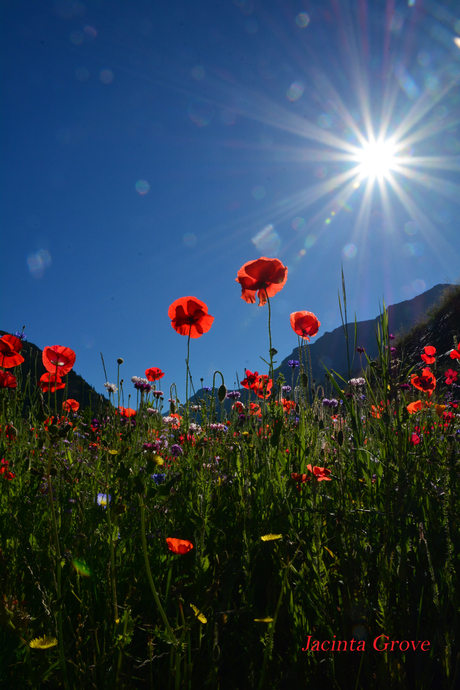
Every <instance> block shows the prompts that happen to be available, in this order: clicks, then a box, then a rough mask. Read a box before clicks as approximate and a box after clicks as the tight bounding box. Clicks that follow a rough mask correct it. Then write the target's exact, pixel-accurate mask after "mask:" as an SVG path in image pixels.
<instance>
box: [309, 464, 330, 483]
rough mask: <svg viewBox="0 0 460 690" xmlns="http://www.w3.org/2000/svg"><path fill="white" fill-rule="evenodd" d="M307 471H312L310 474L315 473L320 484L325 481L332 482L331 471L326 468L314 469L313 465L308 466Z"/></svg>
mask: <svg viewBox="0 0 460 690" xmlns="http://www.w3.org/2000/svg"><path fill="white" fill-rule="evenodd" d="M307 470H310V472H312V473H313V475H314V476H315V477H316V479H317V480H318V481H319V482H322V481H325V482H330V481H331V478H330V477H329V475H330V474H331V470H328V469H326V468H325V467H313V468H312V466H311V465H307Z"/></svg>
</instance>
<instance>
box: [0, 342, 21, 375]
mask: <svg viewBox="0 0 460 690" xmlns="http://www.w3.org/2000/svg"><path fill="white" fill-rule="evenodd" d="M21 348H22V340H20V339H19V338H16V336H15V335H9V334H6V335H4V336H3V337H2V338H0V367H5V369H10V368H11V367H17V366H18V364H22V363H23V361H24V357H23V356H22V355H20V354H19V353H20V352H21Z"/></svg>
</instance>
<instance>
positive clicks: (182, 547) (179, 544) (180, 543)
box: [166, 537, 193, 554]
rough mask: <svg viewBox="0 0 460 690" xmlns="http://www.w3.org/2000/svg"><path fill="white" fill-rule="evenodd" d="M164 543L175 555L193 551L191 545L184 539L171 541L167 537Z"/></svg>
mask: <svg viewBox="0 0 460 690" xmlns="http://www.w3.org/2000/svg"><path fill="white" fill-rule="evenodd" d="M166 543H167V544H168V549H169V550H170V551H172V552H173V553H177V554H184V553H188V552H189V551H191V549H193V544H192V543H191V542H189V541H187V540H186V539H172V538H171V537H168V538H167V539H166Z"/></svg>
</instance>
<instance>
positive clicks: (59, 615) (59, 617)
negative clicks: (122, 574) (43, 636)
mask: <svg viewBox="0 0 460 690" xmlns="http://www.w3.org/2000/svg"><path fill="white" fill-rule="evenodd" d="M49 442H50V451H49V454H48V473H47V480H48V491H49V497H50V504H51V517H52V521H53V528H54V540H55V542H56V556H57V568H56V579H57V598H58V601H59V600H60V599H61V570H62V565H61V549H60V548H59V533H58V528H57V522H56V513H55V511H54V503H53V487H52V485H51V455H52V452H53V451H52V447H51V439H49ZM61 607H62V603H61V602H60V603H59V610H58V612H57V624H58V638H59V659H60V663H61V670H62V675H63V676H64V685H65V688H66V690H70V686H69V680H68V678H67V668H66V665H65V655H64V633H63V629H62V610H61Z"/></svg>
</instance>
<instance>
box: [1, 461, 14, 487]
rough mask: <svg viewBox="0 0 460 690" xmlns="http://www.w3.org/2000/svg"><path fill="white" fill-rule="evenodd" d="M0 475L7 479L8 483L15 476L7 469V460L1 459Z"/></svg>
mask: <svg viewBox="0 0 460 690" xmlns="http://www.w3.org/2000/svg"><path fill="white" fill-rule="evenodd" d="M0 475H3V476H4V477H5V478H6V479H8V481H9V482H10V481H11V480H12V479H14V478H15V476H16V475H15V474H13V473H12V472H11V470H9V469H8V460H5V459H3V458H2V461H1V463H0Z"/></svg>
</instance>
